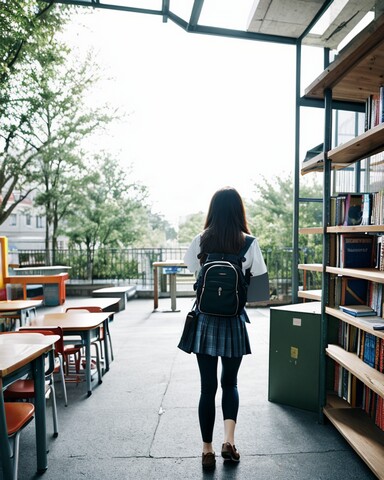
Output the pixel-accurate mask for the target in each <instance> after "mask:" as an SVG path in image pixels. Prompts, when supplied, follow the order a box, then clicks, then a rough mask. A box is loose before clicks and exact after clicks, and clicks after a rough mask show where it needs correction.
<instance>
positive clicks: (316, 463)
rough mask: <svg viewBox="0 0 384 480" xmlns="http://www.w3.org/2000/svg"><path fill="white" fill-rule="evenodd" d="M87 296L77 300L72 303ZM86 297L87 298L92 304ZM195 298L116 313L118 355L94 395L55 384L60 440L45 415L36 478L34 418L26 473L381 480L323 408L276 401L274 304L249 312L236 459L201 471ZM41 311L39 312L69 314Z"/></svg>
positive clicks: (95, 478)
mask: <svg viewBox="0 0 384 480" xmlns="http://www.w3.org/2000/svg"><path fill="white" fill-rule="evenodd" d="M84 302H86V299H84V298H72V299H71V298H69V299H67V301H66V304H65V307H67V306H69V305H72V304H75V305H81V304H84ZM86 303H88V302H86ZM191 305H192V299H190V298H180V299H178V300H177V307H178V308H180V310H181V311H180V312H177V313H175V312H173V313H169V312H165V311H163V310H165V309H168V308H170V300H169V299H160V305H159V309H158V311H156V312H153V302H152V301H151V300H142V299H138V300H130V301H129V302H128V304H127V308H126V309H125V310H124V311H121V312H119V313H118V314H116V315H115V320H114V321H113V322H112V323H111V333H112V339H113V348H114V354H115V360H114V362H113V363H112V364H111V369H110V371H109V372H108V373H107V374H106V375H105V376H104V377H103V383H102V384H101V385H95V387H94V391H93V394H92V396H91V397H89V398H87V396H86V389H85V384H84V383H81V384H78V385H75V384H68V386H67V388H68V395H69V405H68V407H65V406H64V404H63V398H62V391H61V385H60V383H57V387H56V390H57V397H58V407H59V431H60V433H59V436H58V438H53V437H52V431H53V430H52V420H51V410H50V407H48V411H47V430H48V435H49V438H48V445H49V455H48V462H49V466H48V470H47V471H46V472H45V474H44V475H42V476H37V475H36V474H35V466H36V459H35V439H34V424H33V423H32V424H30V425H29V426H28V427H27V428H26V429H25V431H24V432H23V434H22V437H21V454H20V466H19V479H20V480H29V479H35V478H44V480H71V479H73V480H77V479H92V480H114V479H116V480H117V479H118V480H122V479H129V480H131V479H132V480H136V479H143V480H144V479H145V480H160V479H161V480H166V479H172V480H174V479H175V480H176V479H183V480H188V479H205V478H212V479H222V480H227V479H236V480H240V479H244V480H245V479H247V480H248V479H260V480H280V479H281V480H283V479H284V480H287V479H306V480H312V479H322V480H325V479H327V480H338V479H348V480H352V479H356V480H364V479H372V478H376V477H375V476H374V475H373V474H372V473H371V472H370V470H369V469H368V468H367V467H366V465H365V464H364V463H363V462H362V461H361V460H360V458H359V457H358V455H357V454H356V453H355V452H354V451H353V450H352V449H351V448H350V447H349V445H348V444H347V443H346V442H345V441H344V440H343V438H342V437H341V436H340V435H339V434H338V432H337V431H336V430H335V429H334V428H333V426H332V425H330V424H325V425H322V424H319V423H318V416H317V414H315V413H311V412H307V411H302V410H298V409H295V408H292V407H287V406H283V405H278V404H274V403H270V402H269V401H268V350H269V347H268V342H269V309H268V308H258V309H249V310H248V312H249V316H250V318H251V322H252V323H251V324H250V325H249V326H248V332H249V335H250V339H251V345H252V350H253V354H252V355H248V356H246V357H244V360H243V364H242V366H241V369H240V374H239V393H240V411H239V417H238V426H237V435H236V446H237V447H238V449H239V451H240V453H241V462H240V463H239V464H238V465H235V466H233V465H227V464H223V462H222V460H221V457H220V456H219V457H217V466H216V469H215V471H214V472H211V473H206V472H203V471H202V469H201V439H200V431H199V425H198V418H197V404H198V398H199V376H198V370H197V365H196V359H195V356H194V355H188V354H186V353H184V352H182V351H180V350H179V349H178V348H177V347H176V345H177V343H178V340H179V336H180V333H181V331H182V327H183V323H184V318H185V315H186V312H187V311H188V309H189V308H190V306H191ZM61 309H62V307H54V308H42V309H40V310H39V311H38V313H39V314H40V313H43V312H48V311H55V310H56V311H57V310H61ZM220 401H221V395H220V392H219V393H218V395H217V416H216V429H215V434H214V443H215V448H216V451H217V452H220V448H221V443H222V432H223V429H222V420H221V419H222V416H221V409H220Z"/></svg>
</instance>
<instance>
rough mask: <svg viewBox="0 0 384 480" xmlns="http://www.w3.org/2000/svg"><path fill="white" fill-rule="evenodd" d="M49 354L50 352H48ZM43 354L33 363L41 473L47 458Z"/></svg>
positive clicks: (38, 464)
mask: <svg viewBox="0 0 384 480" xmlns="http://www.w3.org/2000/svg"><path fill="white" fill-rule="evenodd" d="M50 355H51V353H50ZM44 357H45V356H44V355H40V357H38V358H36V360H35V361H34V363H33V376H34V379H35V395H36V401H35V424H36V454H37V472H38V473H43V472H45V471H46V470H47V468H48V460H47V426H46V416H45V410H46V400H45V358H44Z"/></svg>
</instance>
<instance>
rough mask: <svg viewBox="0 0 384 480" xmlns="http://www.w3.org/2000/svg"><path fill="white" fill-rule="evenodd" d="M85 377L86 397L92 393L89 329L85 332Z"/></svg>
mask: <svg viewBox="0 0 384 480" xmlns="http://www.w3.org/2000/svg"><path fill="white" fill-rule="evenodd" d="M85 379H86V383H87V391H88V397H90V396H91V395H92V378H91V331H90V330H88V331H86V332H85Z"/></svg>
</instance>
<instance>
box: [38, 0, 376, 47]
mask: <svg viewBox="0 0 384 480" xmlns="http://www.w3.org/2000/svg"><path fill="white" fill-rule="evenodd" d="M47 1H52V0H47ZM53 1H54V3H65V4H71V5H81V6H88V7H93V8H100V9H110V10H120V11H126V12H135V13H142V14H150V15H158V16H161V17H162V19H163V21H164V22H167V21H168V20H171V21H173V22H174V23H176V24H177V25H179V26H180V27H181V28H183V29H185V30H186V31H188V32H191V33H200V34H207V35H220V36H227V37H233V38H243V39H248V40H257V41H267V42H274V43H285V44H296V43H298V42H302V43H303V44H307V45H316V46H320V47H327V48H331V49H337V48H338V46H339V45H340V43H341V42H343V41H344V40H345V38H346V37H347V36H348V35H349V34H351V32H352V31H353V29H355V27H357V25H358V24H359V22H360V21H361V20H363V19H364V17H366V15H367V14H368V13H369V12H371V13H374V9H377V8H378V7H377V5H376V4H377V3H379V1H380V0H376V1H375V0H326V1H324V0H237V1H236V2H235V1H233V0H184V1H181V0H177V1H176V0H175V1H174V3H173V2H172V0H53ZM380 3H382V2H380ZM224 13H225V15H224ZM224 17H225V18H224ZM228 18H229V20H228ZM238 25H240V27H239V26H238Z"/></svg>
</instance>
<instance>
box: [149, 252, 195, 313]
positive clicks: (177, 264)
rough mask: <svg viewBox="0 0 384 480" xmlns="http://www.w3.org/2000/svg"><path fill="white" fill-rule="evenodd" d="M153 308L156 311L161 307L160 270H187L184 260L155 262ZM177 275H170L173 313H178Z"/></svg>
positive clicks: (153, 264)
mask: <svg viewBox="0 0 384 480" xmlns="http://www.w3.org/2000/svg"><path fill="white" fill-rule="evenodd" d="M152 266H153V308H154V310H156V309H157V308H158V306H159V285H158V284H159V276H158V268H159V267H160V268H164V267H166V268H172V267H176V268H177V267H179V268H187V266H186V265H185V263H184V262H183V260H165V261H163V262H153V263H152ZM176 274H177V272H174V273H169V276H170V279H169V289H170V294H171V311H172V312H176V311H177V310H176Z"/></svg>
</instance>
